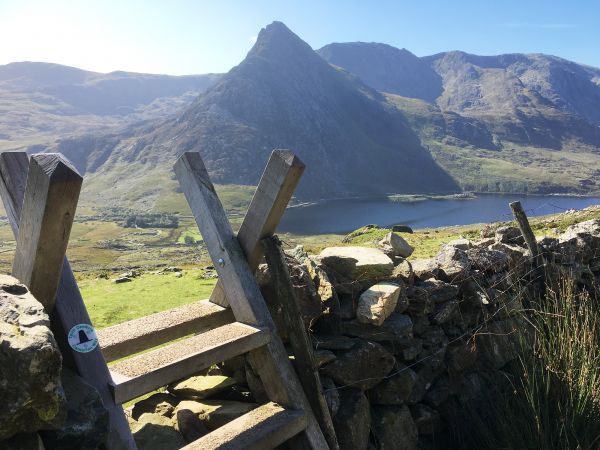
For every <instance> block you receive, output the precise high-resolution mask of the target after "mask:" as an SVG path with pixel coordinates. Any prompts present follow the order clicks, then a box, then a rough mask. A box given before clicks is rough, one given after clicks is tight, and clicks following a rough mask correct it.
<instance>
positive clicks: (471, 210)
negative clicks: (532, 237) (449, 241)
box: [279, 194, 600, 234]
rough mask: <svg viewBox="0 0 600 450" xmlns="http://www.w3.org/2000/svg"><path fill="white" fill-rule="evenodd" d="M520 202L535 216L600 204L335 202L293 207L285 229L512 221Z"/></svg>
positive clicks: (567, 200)
mask: <svg viewBox="0 0 600 450" xmlns="http://www.w3.org/2000/svg"><path fill="white" fill-rule="evenodd" d="M516 200H520V201H521V204H522V205H523V208H524V209H525V211H526V213H527V214H528V215H530V216H539V215H544V214H552V213H558V212H563V211H565V210H567V209H571V208H576V209H580V208H585V207H586V206H590V205H596V204H600V198H598V197H589V198H582V197H558V196H540V197H527V196H522V195H492V194H489V195H488V194H486V195H481V196H479V197H477V198H475V199H445V200H424V201H420V202H414V203H394V202H391V201H389V200H387V199H385V198H384V199H361V200H332V201H329V202H325V203H320V204H318V205H311V206H303V207H296V208H290V209H288V210H287V211H286V213H285V215H284V217H283V221H282V222H281V225H280V226H279V230H280V231H282V232H291V233H299V234H325V233H347V232H349V231H352V230H356V229H357V228H360V227H361V226H363V225H366V224H370V223H374V224H377V225H379V226H390V225H395V224H406V225H410V226H411V227H413V228H425V227H442V226H449V225H466V224H470V223H482V222H497V221H502V220H509V219H511V218H512V215H511V212H510V207H509V206H508V204H509V203H510V202H513V201H516Z"/></svg>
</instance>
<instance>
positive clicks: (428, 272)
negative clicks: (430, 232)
mask: <svg viewBox="0 0 600 450" xmlns="http://www.w3.org/2000/svg"><path fill="white" fill-rule="evenodd" d="M410 263H411V265H412V271H413V274H414V276H415V277H417V278H418V279H419V280H428V279H430V278H435V277H436V276H437V275H438V274H439V269H438V266H437V263H436V260H435V258H427V259H413V260H412V261H411V262H410Z"/></svg>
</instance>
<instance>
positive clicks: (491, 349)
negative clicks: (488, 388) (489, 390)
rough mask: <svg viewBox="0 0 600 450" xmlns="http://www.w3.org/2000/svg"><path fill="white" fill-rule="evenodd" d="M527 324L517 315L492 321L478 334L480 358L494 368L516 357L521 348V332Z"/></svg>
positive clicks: (477, 341)
mask: <svg viewBox="0 0 600 450" xmlns="http://www.w3.org/2000/svg"><path fill="white" fill-rule="evenodd" d="M525 326H526V324H525V323H524V322H523V321H521V320H518V319H517V318H516V317H513V318H510V319H506V320H499V321H496V322H490V323H488V324H487V326H486V327H484V328H483V329H482V330H481V331H480V332H479V333H478V334H477V335H476V336H475V339H476V341H475V342H476V345H477V347H478V354H479V358H480V359H481V360H482V362H483V363H484V364H485V365H487V366H489V367H492V368H494V369H500V368H502V367H503V366H504V365H505V364H506V363H508V362H509V361H512V360H513V359H515V358H516V357H517V356H518V354H519V350H520V332H521V331H524V327H525Z"/></svg>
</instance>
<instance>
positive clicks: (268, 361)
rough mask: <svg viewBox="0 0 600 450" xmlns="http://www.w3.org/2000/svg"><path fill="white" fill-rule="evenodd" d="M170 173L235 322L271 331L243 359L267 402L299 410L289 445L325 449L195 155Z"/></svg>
mask: <svg viewBox="0 0 600 450" xmlns="http://www.w3.org/2000/svg"><path fill="white" fill-rule="evenodd" d="M175 173H176V174H177V178H178V179H179V183H180V185H181V188H182V191H183V193H184V194H185V196H186V199H187V201H188V203H189V205H190V207H191V209H192V212H193V214H194V218H195V220H196V223H197V225H198V228H199V230H200V233H201V234H202V237H203V238H204V243H205V244H206V247H207V250H208V252H209V254H210V256H211V258H212V260H213V262H214V264H215V268H216V270H217V273H218V274H219V278H220V279H221V280H222V288H223V290H224V293H225V296H226V298H227V299H228V300H229V303H230V305H231V309H232V310H233V313H234V315H235V317H236V319H237V320H238V321H240V322H243V323H246V324H248V325H254V326H258V327H265V328H267V329H269V330H271V332H272V335H273V338H272V339H271V341H270V342H269V344H267V345H266V346H264V347H261V348H259V349H257V350H254V351H252V352H251V353H250V354H249V356H250V361H251V363H252V366H253V367H254V369H255V370H256V371H257V373H258V374H259V376H260V378H261V380H262V381H263V385H264V387H265V390H266V391H267V395H268V396H269V398H270V399H271V400H272V401H274V402H277V403H279V404H281V405H282V406H284V407H285V408H289V409H300V410H303V411H305V413H306V415H307V428H306V430H305V431H304V432H303V433H301V434H300V435H298V436H297V437H296V438H294V439H293V440H292V441H290V443H291V444H293V445H296V446H298V447H308V448H313V449H327V448H328V446H327V442H326V441H325V439H324V437H323V434H322V433H321V430H320V428H319V425H318V423H317V421H316V419H315V417H314V415H313V414H312V411H311V409H310V404H309V403H308V400H307V399H306V396H305V395H304V392H303V390H302V386H301V385H300V382H299V380H298V376H297V375H296V373H295V372H294V369H293V367H292V365H291V364H290V362H289V359H288V355H287V352H286V350H285V347H284V346H283V343H282V342H281V340H280V339H279V338H278V336H277V335H276V328H275V324H274V323H273V319H272V318H271V315H270V314H269V311H268V308H267V305H266V303H265V301H264V299H263V298H262V295H261V293H260V289H259V288H258V284H257V283H256V280H255V279H254V275H253V273H252V271H251V270H250V267H249V266H248V263H247V261H246V258H245V255H244V252H243V250H242V248H241V246H240V244H239V242H238V240H237V238H236V236H235V235H234V233H233V230H232V229H231V225H230V224H229V221H228V219H227V215H226V214H225V211H224V209H223V206H222V205H221V202H220V200H219V198H218V196H217V194H216V192H215V189H214V186H213V184H212V182H211V181H210V178H209V176H208V172H207V171H206V167H205V166H204V163H203V161H202V158H201V157H200V154H199V153H196V152H188V153H184V154H183V155H182V156H181V158H180V159H179V160H178V161H177V163H176V164H175Z"/></svg>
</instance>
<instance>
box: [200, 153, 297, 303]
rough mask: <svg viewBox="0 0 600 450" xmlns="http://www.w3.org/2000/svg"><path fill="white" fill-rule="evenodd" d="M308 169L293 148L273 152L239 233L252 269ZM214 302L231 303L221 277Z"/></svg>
mask: <svg viewBox="0 0 600 450" xmlns="http://www.w3.org/2000/svg"><path fill="white" fill-rule="evenodd" d="M304 168H305V166H304V163H303V162H302V161H300V159H299V158H298V157H297V156H296V155H294V153H292V152H291V151H289V150H274V151H273V153H271V157H270V158H269V161H268V162H267V166H266V167H265V171H264V172H263V175H262V177H261V179H260V182H259V183H258V187H257V188H256V192H255V194H254V196H253V197H252V201H251V202H250V206H249V207H248V212H247V213H246V216H245V217H244V221H243V222H242V225H241V226H240V229H239V231H238V234H237V238H238V241H239V243H240V245H241V246H242V250H243V251H244V254H245V255H246V259H247V261H248V265H249V266H250V270H252V271H254V270H256V268H257V267H258V264H259V262H260V258H261V257H262V247H261V245H260V240H261V239H262V238H264V237H267V236H270V235H272V234H273V233H275V229H276V228H277V225H278V224H279V221H280V220H281V217H282V216H283V213H284V212H285V208H286V207H287V205H288V203H289V201H290V199H291V198H292V195H293V193H294V189H296V186H297V185H298V182H299V181H300V177H301V176H302V173H303V172H304ZM210 301H211V302H213V303H216V304H217V305H221V306H227V305H228V302H227V299H226V297H225V293H224V292H223V287H222V283H221V281H220V280H219V281H218V282H217V284H216V286H215V289H214V291H213V293H212V294H211V296H210Z"/></svg>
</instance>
